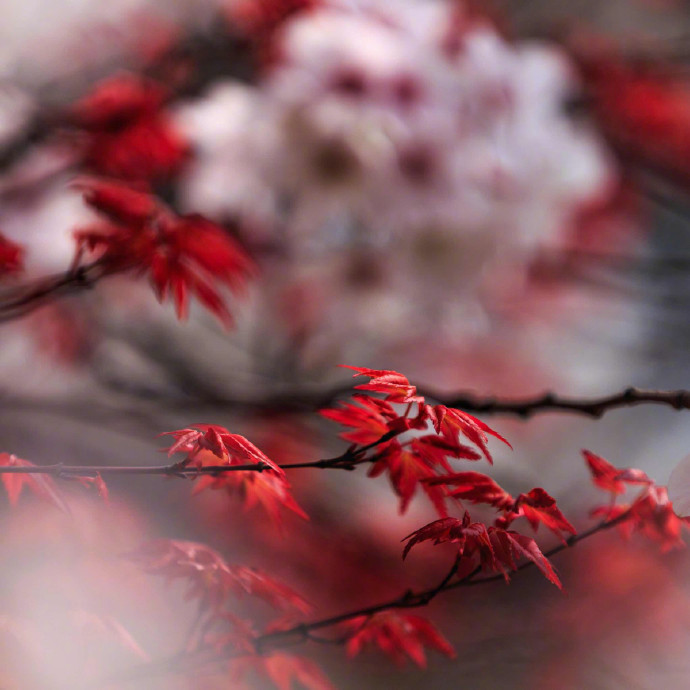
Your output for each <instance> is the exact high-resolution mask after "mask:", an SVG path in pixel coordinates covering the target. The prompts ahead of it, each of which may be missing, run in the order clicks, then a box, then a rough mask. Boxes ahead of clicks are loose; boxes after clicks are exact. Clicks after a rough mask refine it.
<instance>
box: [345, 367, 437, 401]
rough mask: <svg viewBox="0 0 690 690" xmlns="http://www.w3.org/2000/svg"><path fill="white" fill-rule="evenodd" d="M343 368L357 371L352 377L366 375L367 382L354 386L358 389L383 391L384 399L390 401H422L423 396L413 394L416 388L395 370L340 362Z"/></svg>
mask: <svg viewBox="0 0 690 690" xmlns="http://www.w3.org/2000/svg"><path fill="white" fill-rule="evenodd" d="M341 366H342V367H344V368H345V369H354V370H355V371H356V372H357V373H356V374H353V377H357V376H368V377H369V378H371V381H370V382H369V383H361V384H359V385H358V386H355V388H357V389H358V390H362V391H373V392H375V393H383V394H384V395H385V397H384V400H387V401H388V402H392V403H423V402H424V398H422V397H421V396H419V395H415V394H416V392H417V388H416V387H415V386H413V385H411V384H410V382H409V381H408V380H407V377H406V376H403V375H402V374H399V373H398V372H397V371H389V370H385V369H367V368H366V367H352V366H350V365H349V364H342V365H341Z"/></svg>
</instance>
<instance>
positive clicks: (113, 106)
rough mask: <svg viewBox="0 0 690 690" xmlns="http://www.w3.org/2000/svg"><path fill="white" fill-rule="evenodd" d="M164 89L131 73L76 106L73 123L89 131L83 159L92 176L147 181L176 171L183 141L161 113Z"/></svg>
mask: <svg viewBox="0 0 690 690" xmlns="http://www.w3.org/2000/svg"><path fill="white" fill-rule="evenodd" d="M166 97H167V93H166V91H165V89H164V88H163V87H162V86H161V85H159V84H156V83H155V82H152V81H150V80H147V79H144V78H142V77H139V76H137V75H134V74H127V73H124V74H120V75H117V76H115V77H111V78H109V79H106V80H105V81H103V82H101V83H100V84H98V85H97V86H96V87H95V89H94V90H93V92H92V93H90V94H89V95H87V96H85V97H84V98H83V99H82V100H81V101H79V102H78V103H77V104H76V106H75V107H74V119H75V121H76V122H77V124H79V125H80V126H81V127H83V128H84V129H85V131H86V132H88V135H87V137H88V138H87V144H86V151H85V158H86V164H87V166H88V167H89V168H90V169H91V170H93V171H94V172H96V173H99V174H101V175H108V176H112V177H118V178H121V179H124V180H142V181H150V180H153V179H156V178H161V177H167V176H169V175H171V174H172V173H174V172H176V171H177V170H178V169H179V167H180V166H181V164H182V162H183V161H184V159H185V157H186V154H187V146H186V143H185V142H184V141H183V140H182V139H181V136H180V135H179V134H178V133H177V132H176V131H175V130H174V129H173V127H172V124H171V122H170V121H169V120H168V118H167V116H166V115H165V113H164V112H163V110H162V106H163V104H164V102H165V99H166Z"/></svg>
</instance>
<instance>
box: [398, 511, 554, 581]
mask: <svg viewBox="0 0 690 690" xmlns="http://www.w3.org/2000/svg"><path fill="white" fill-rule="evenodd" d="M403 541H407V544H406V545H405V549H404V550H403V559H404V558H406V557H407V554H408V553H409V551H410V549H411V548H412V547H413V546H415V545H416V544H419V543H421V542H423V541H433V543H434V544H444V543H449V544H455V545H456V548H457V551H458V559H459V564H460V566H461V568H462V570H461V572H462V573H463V574H465V576H468V575H471V574H472V573H473V572H474V571H475V569H477V568H481V569H483V570H488V571H491V572H499V573H502V574H503V576H504V577H505V578H506V580H507V579H508V572H509V571H510V570H517V569H518V568H519V567H520V565H519V561H520V560H521V559H522V558H526V559H528V561H531V562H532V563H534V564H535V565H536V566H537V567H538V568H539V570H540V571H541V572H542V573H543V574H544V576H545V577H546V578H547V579H548V580H549V581H550V582H552V583H553V584H554V585H556V586H557V587H559V588H560V587H561V583H560V580H559V579H558V576H557V575H556V573H555V572H554V570H553V568H552V566H551V564H550V563H549V561H548V559H547V558H546V556H544V554H543V553H542V552H541V549H540V548H539V546H538V545H537V543H536V542H535V541H534V539H532V538H531V537H527V536H525V535H523V534H519V533H518V532H513V531H509V530H505V529H502V528H499V527H489V528H488V529H487V527H486V525H484V524H483V523H481V522H472V521H471V518H470V514H469V513H467V512H466V513H465V515H464V516H463V519H462V520H458V519H457V518H451V517H449V518H443V519H441V520H436V521H434V522H431V523H429V524H428V525H425V526H424V527H421V528H420V529H418V530H416V531H415V532H412V534H409V535H408V536H407V537H405V539H403Z"/></svg>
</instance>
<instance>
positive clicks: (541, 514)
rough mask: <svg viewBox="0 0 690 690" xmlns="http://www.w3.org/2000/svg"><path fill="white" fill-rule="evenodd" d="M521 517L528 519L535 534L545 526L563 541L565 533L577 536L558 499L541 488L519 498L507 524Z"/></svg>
mask: <svg viewBox="0 0 690 690" xmlns="http://www.w3.org/2000/svg"><path fill="white" fill-rule="evenodd" d="M520 516H524V517H525V518H527V521H528V522H529V524H530V526H531V527H532V529H533V530H534V531H535V532H536V531H537V529H538V528H539V525H540V524H543V525H545V526H546V527H548V528H549V529H550V530H551V531H552V532H553V533H554V534H555V535H556V536H558V537H559V538H560V539H561V540H563V541H564V539H563V532H570V533H571V534H577V531H576V530H575V528H574V527H573V526H572V525H571V524H570V522H569V521H568V520H567V518H566V517H565V515H563V513H562V512H561V511H560V509H559V508H558V506H557V505H556V499H555V498H553V496H550V495H549V494H548V493H547V492H546V491H544V489H541V488H539V487H537V488H535V489H532V490H531V491H530V492H529V493H526V494H520V495H519V496H518V497H517V500H516V501H515V505H514V507H513V509H512V511H511V513H510V514H509V515H508V516H507V518H508V522H507V524H509V523H510V522H512V520H514V519H515V518H517V517H520Z"/></svg>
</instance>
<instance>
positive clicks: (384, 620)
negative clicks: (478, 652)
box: [345, 611, 455, 668]
mask: <svg viewBox="0 0 690 690" xmlns="http://www.w3.org/2000/svg"><path fill="white" fill-rule="evenodd" d="M345 627H346V630H347V631H348V632H350V633H352V634H351V636H350V637H349V638H348V640H347V645H346V650H347V655H348V656H349V657H350V658H352V657H355V656H357V655H358V654H360V653H361V652H362V651H363V650H364V649H365V648H367V647H378V649H380V650H381V651H382V652H383V653H384V654H386V655H387V656H389V657H390V658H391V659H393V661H394V662H395V663H396V664H398V665H403V664H404V663H405V660H406V659H407V658H409V659H411V660H412V661H413V662H414V663H415V664H417V666H419V667H420V668H426V665H427V661H426V653H425V651H424V648H425V647H428V648H429V649H435V650H437V651H438V652H441V654H445V655H446V656H447V657H450V658H451V659H452V658H454V657H455V651H454V649H453V647H452V646H451V645H450V643H449V642H448V640H446V638H445V637H443V635H441V633H440V632H439V631H438V630H437V629H436V628H435V627H434V626H433V625H432V624H431V623H430V622H429V621H428V620H426V619H425V618H422V617H421V616H414V615H412V614H409V613H398V612H396V611H381V612H379V613H375V614H374V615H373V616H358V617H357V618H353V619H352V620H350V621H348V622H347V624H346V626H345Z"/></svg>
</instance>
